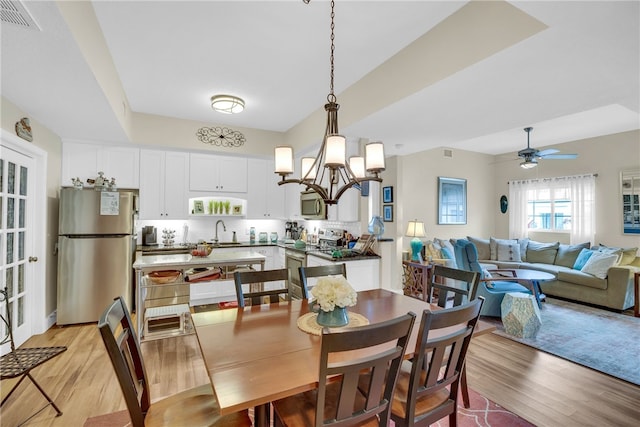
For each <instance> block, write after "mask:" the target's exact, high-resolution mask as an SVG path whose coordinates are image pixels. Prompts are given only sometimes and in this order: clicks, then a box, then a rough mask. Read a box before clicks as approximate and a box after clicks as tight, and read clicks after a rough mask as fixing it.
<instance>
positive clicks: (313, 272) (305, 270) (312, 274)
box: [298, 262, 347, 292]
mask: <svg viewBox="0 0 640 427" xmlns="http://www.w3.org/2000/svg"><path fill="white" fill-rule="evenodd" d="M298 271H299V273H300V281H301V282H302V284H303V285H304V286H305V287H306V289H307V292H309V290H310V289H311V288H312V287H313V285H315V282H314V281H311V282H309V279H312V278H316V277H324V276H339V275H342V276H343V277H344V278H345V279H346V278H347V264H345V263H344V262H343V263H340V264H336V263H333V264H328V265H316V266H313V267H298Z"/></svg>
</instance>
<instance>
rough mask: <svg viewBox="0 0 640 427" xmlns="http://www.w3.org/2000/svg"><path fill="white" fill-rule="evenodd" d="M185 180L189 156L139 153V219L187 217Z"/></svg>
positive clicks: (153, 152) (160, 152) (179, 153)
mask: <svg viewBox="0 0 640 427" xmlns="http://www.w3.org/2000/svg"><path fill="white" fill-rule="evenodd" d="M188 179H189V154H188V153H181V152H174V151H166V152H165V151H155V150H140V213H139V217H140V219H184V218H187V217H188V215H189V212H188V196H187V182H188V181H187V180H188Z"/></svg>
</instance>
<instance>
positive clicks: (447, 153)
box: [444, 148, 453, 157]
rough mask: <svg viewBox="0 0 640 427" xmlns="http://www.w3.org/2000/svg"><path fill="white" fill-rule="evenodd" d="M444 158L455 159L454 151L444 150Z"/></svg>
mask: <svg viewBox="0 0 640 427" xmlns="http://www.w3.org/2000/svg"><path fill="white" fill-rule="evenodd" d="M444 156H445V157H453V150H450V149H448V148H445V149H444Z"/></svg>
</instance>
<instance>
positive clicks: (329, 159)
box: [325, 135, 347, 167]
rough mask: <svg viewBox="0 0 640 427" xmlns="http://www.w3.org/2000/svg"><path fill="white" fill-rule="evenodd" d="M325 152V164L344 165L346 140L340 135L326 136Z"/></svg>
mask: <svg viewBox="0 0 640 427" xmlns="http://www.w3.org/2000/svg"><path fill="white" fill-rule="evenodd" d="M326 150H327V151H326V153H325V156H326V157H325V159H326V160H325V165H326V166H334V167H338V166H344V163H345V159H346V157H347V156H346V153H347V140H346V139H345V137H344V136H342V135H329V136H327V148H326Z"/></svg>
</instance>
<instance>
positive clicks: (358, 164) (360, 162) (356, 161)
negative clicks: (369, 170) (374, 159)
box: [349, 157, 365, 178]
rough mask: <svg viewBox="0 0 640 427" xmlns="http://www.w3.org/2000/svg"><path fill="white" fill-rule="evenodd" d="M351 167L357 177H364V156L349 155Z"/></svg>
mask: <svg viewBox="0 0 640 427" xmlns="http://www.w3.org/2000/svg"><path fill="white" fill-rule="evenodd" d="M349 167H350V168H351V172H353V174H354V175H355V177H356V178H364V176H365V172H364V157H349Z"/></svg>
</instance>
